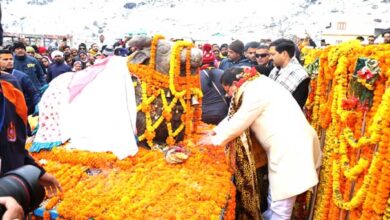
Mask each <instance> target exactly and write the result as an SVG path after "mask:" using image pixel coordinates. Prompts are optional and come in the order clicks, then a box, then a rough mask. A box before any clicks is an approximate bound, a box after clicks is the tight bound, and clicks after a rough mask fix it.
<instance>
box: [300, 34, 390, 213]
mask: <svg viewBox="0 0 390 220" xmlns="http://www.w3.org/2000/svg"><path fill="white" fill-rule="evenodd" d="M389 51H390V45H389V44H380V45H369V46H362V45H361V44H360V42H357V41H352V42H347V43H342V44H340V45H336V46H330V47H327V48H325V49H320V50H306V51H304V52H305V53H306V56H305V66H306V67H307V69H308V72H309V73H310V74H311V76H312V81H311V92H310V95H309V98H308V102H307V104H306V111H307V115H308V117H309V119H310V120H311V123H312V125H313V127H315V129H316V130H317V132H318V134H319V136H320V139H321V143H322V147H323V164H322V167H321V173H320V184H319V186H318V189H317V191H316V193H314V194H313V196H314V197H313V201H315V206H314V209H313V211H314V212H313V211H312V212H311V214H312V216H311V217H314V219H324V220H325V219H362V220H363V219H378V220H379V219H390V197H389V193H390V145H389V140H390V68H389V67H390V52H389ZM313 213H314V215H313Z"/></svg>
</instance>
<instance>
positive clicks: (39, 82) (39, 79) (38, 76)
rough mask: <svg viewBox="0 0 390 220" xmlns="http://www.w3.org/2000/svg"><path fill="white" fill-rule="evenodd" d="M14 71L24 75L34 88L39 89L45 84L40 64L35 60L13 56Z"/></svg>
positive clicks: (28, 57) (29, 57)
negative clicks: (28, 78)
mask: <svg viewBox="0 0 390 220" xmlns="http://www.w3.org/2000/svg"><path fill="white" fill-rule="evenodd" d="M14 69H16V70H19V71H22V72H24V73H26V74H27V75H28V76H29V77H30V79H31V81H32V82H33V84H34V86H35V88H37V89H40V88H41V87H42V86H44V85H45V84H46V80H45V74H44V72H43V69H42V67H41V64H40V63H39V62H38V60H37V59H35V58H34V57H31V56H21V57H19V56H15V57H14Z"/></svg>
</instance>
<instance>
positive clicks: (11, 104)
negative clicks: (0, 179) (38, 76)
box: [0, 74, 45, 175]
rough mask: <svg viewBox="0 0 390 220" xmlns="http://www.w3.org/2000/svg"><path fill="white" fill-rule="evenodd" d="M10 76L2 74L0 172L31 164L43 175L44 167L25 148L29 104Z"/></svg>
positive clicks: (0, 93)
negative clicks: (10, 79) (27, 104)
mask: <svg viewBox="0 0 390 220" xmlns="http://www.w3.org/2000/svg"><path fill="white" fill-rule="evenodd" d="M10 77H13V76H11V75H8V74H2V75H1V76H0V157H1V170H0V173H1V175H2V174H4V173H6V172H8V171H11V170H14V169H16V168H19V167H21V166H23V165H27V164H30V165H34V166H37V167H38V168H39V169H41V171H42V173H41V175H43V174H44V172H45V171H44V169H43V168H42V167H40V166H39V165H38V164H37V163H36V162H35V161H34V159H33V158H32V157H31V156H30V155H29V153H28V151H27V150H26V149H25V144H26V121H27V106H26V103H25V101H24V98H23V94H22V92H21V91H20V88H17V87H15V85H14V84H13V83H12V82H10V81H9V80H8V79H9V78H10ZM16 85H17V84H16Z"/></svg>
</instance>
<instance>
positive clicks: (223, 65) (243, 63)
mask: <svg viewBox="0 0 390 220" xmlns="http://www.w3.org/2000/svg"><path fill="white" fill-rule="evenodd" d="M243 66H248V67H252V66H253V64H252V63H251V62H250V61H249V60H248V59H247V58H245V57H241V58H240V59H239V60H237V61H231V60H229V58H225V59H223V60H222V61H221V64H219V69H221V70H227V69H229V68H230V67H243Z"/></svg>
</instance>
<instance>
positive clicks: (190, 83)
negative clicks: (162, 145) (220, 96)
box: [128, 35, 202, 147]
mask: <svg viewBox="0 0 390 220" xmlns="http://www.w3.org/2000/svg"><path fill="white" fill-rule="evenodd" d="M160 39H164V37H163V36H161V35H155V36H154V37H153V39H152V43H151V52H150V54H151V58H150V63H149V65H148V66H145V65H140V64H129V65H128V67H129V70H130V72H131V73H132V74H135V75H136V76H137V77H139V79H140V80H141V91H142V101H141V103H140V104H139V105H138V106H137V111H142V112H143V113H144V114H145V119H146V130H145V132H144V133H143V134H138V139H139V141H143V140H145V139H146V141H147V144H148V145H149V146H150V147H151V146H153V145H154V143H153V140H154V138H155V136H156V132H155V130H156V129H157V128H158V127H159V126H160V125H161V124H162V123H163V122H164V121H165V122H166V123H165V124H166V126H167V130H168V137H167V139H166V143H167V144H168V145H173V144H175V142H176V140H175V138H176V137H177V136H178V135H179V134H180V132H182V131H183V129H185V135H186V137H187V138H189V137H191V132H193V131H194V126H193V121H194V119H195V123H198V121H200V117H199V115H201V105H199V106H197V107H193V106H192V105H191V97H192V96H196V97H197V98H199V99H200V98H201V97H202V91H201V90H200V89H199V87H200V78H199V74H195V75H192V74H191V71H190V65H191V63H190V62H191V61H190V59H191V48H192V47H193V44H192V43H190V42H185V41H177V42H175V44H174V45H173V47H172V49H171V57H170V69H169V75H168V76H167V75H164V74H162V73H160V72H158V71H156V70H155V65H156V63H155V59H156V50H157V43H158V41H159V40H160ZM184 49H186V51H187V52H186V75H185V77H182V76H180V66H181V51H183V50H184ZM137 85H138V83H135V84H134V86H137ZM166 90H168V91H169V92H170V93H171V94H172V95H173V99H172V101H171V103H168V101H167V99H166V92H165V91H166ZM158 96H160V97H161V99H162V103H163V109H162V112H163V113H162V115H161V116H160V117H159V118H158V119H157V120H156V121H155V122H154V123H153V120H152V118H151V107H150V106H151V104H152V103H153V102H154V101H155V99H156V98H157V97H158ZM178 102H179V103H180V105H181V106H182V107H183V115H182V118H181V119H182V123H181V124H180V125H179V126H178V127H177V128H176V129H175V130H173V128H172V123H171V118H172V109H173V108H174V106H175V105H176V104H177V103H178ZM200 103H201V102H200Z"/></svg>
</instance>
